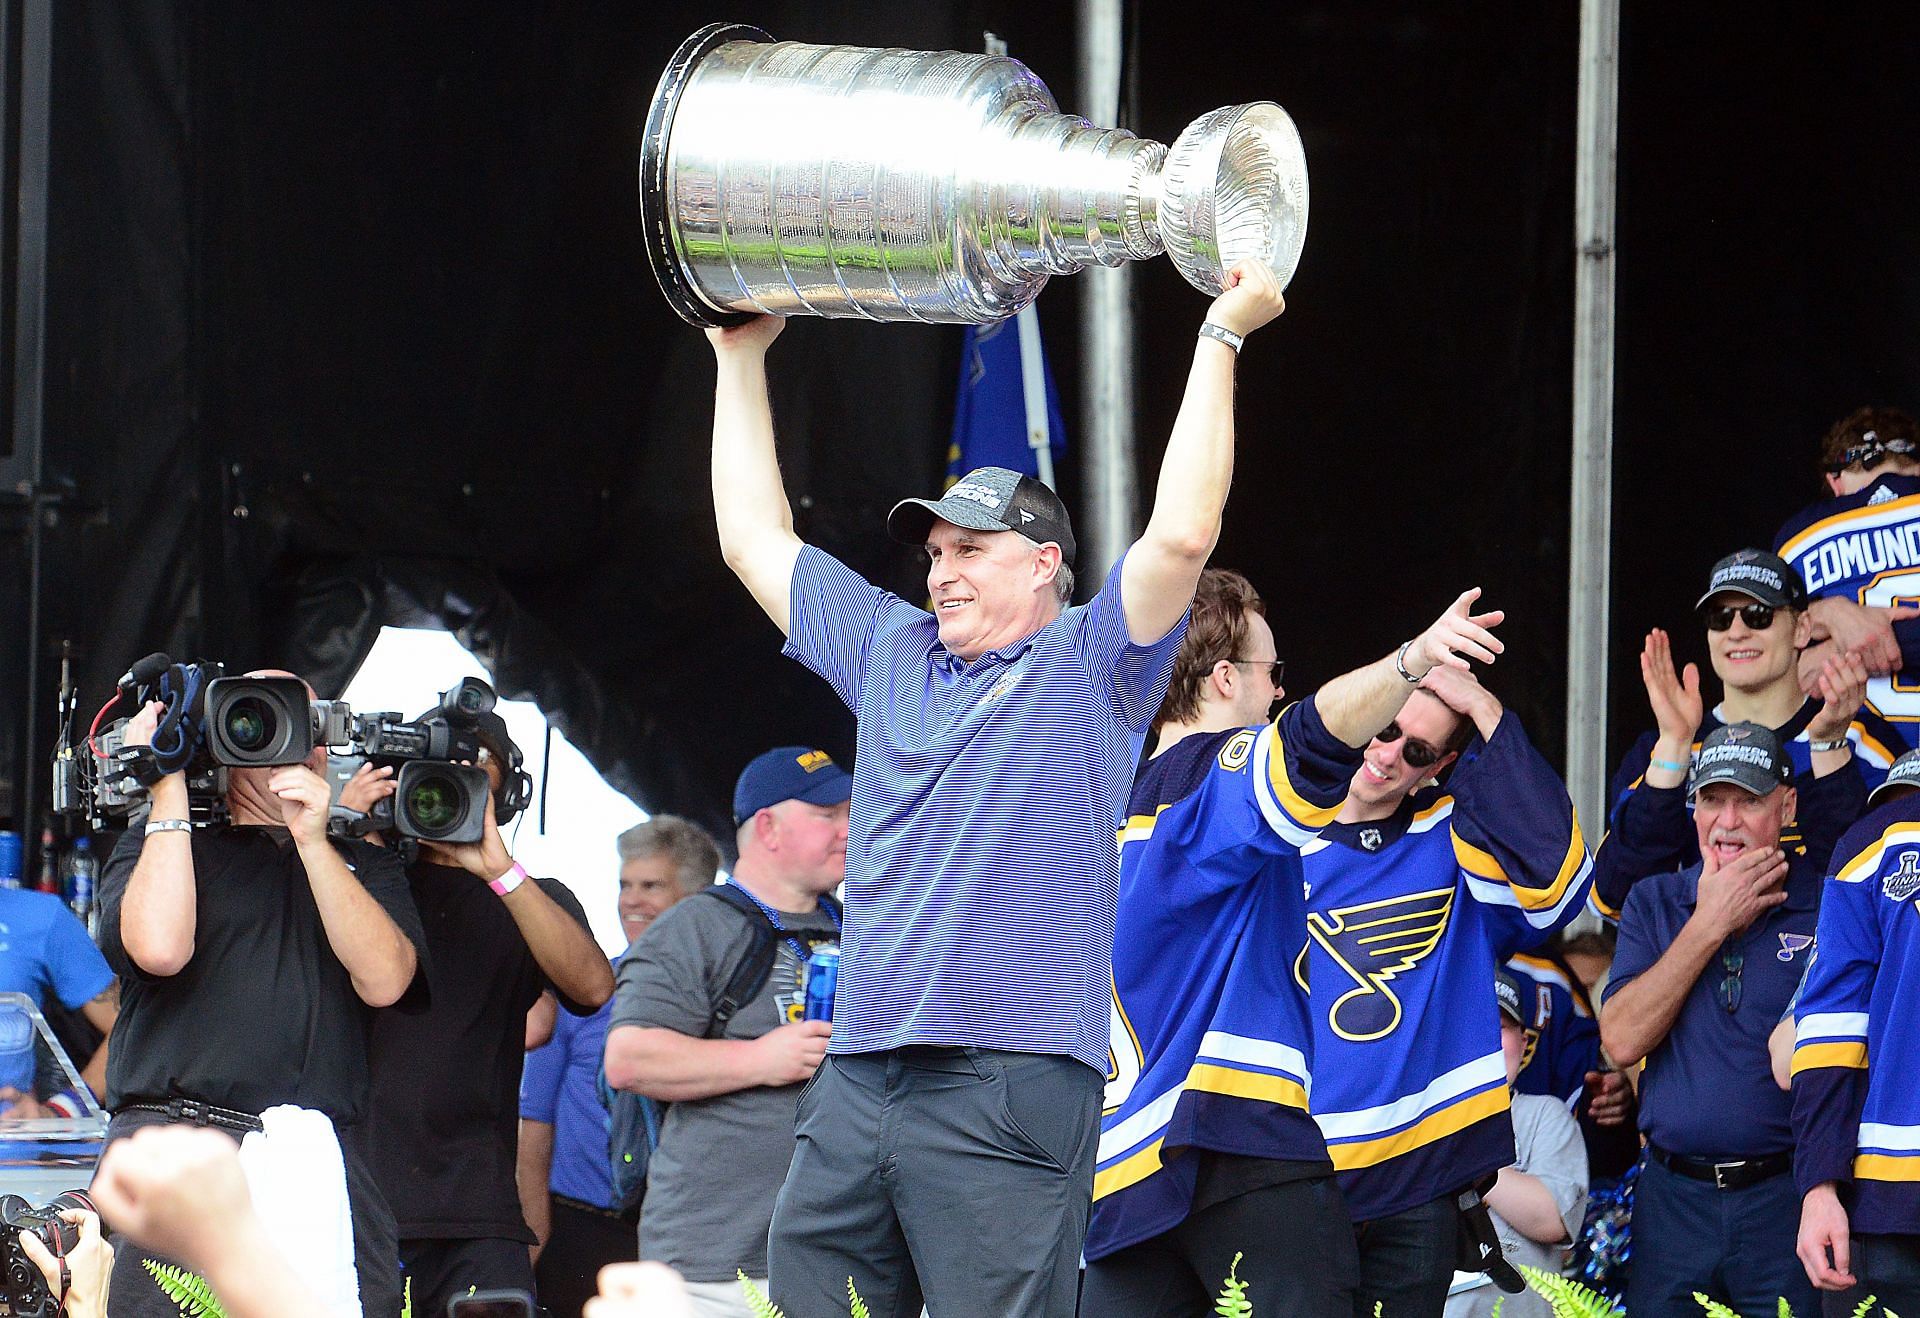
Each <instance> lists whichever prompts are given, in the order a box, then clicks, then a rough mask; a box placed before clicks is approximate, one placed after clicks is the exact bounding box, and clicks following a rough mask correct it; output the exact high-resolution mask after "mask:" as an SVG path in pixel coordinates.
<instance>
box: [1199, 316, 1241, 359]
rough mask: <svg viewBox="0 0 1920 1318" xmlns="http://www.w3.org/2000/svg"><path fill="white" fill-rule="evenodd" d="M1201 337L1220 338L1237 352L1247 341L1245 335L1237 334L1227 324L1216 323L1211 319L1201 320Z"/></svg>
mask: <svg viewBox="0 0 1920 1318" xmlns="http://www.w3.org/2000/svg"><path fill="white" fill-rule="evenodd" d="M1200 337H1201V338H1203V339H1218V340H1219V341H1220V342H1222V343H1224V344H1226V345H1227V346H1228V347H1229V348H1232V349H1233V350H1234V352H1236V353H1237V352H1239V351H1240V345H1241V344H1243V343H1245V342H1246V341H1247V339H1246V336H1245V335H1243V334H1235V333H1234V332H1233V331H1232V330H1230V329H1228V328H1227V327H1226V326H1225V325H1216V324H1214V323H1213V322H1212V321H1210V320H1208V321H1202V322H1201V324H1200Z"/></svg>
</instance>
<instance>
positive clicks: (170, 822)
mask: <svg viewBox="0 0 1920 1318" xmlns="http://www.w3.org/2000/svg"><path fill="white" fill-rule="evenodd" d="M191 832H193V821H192V820H191V819H149V820H148V821H147V829H146V833H145V836H147V837H152V836H153V835H154V834H155V833H191Z"/></svg>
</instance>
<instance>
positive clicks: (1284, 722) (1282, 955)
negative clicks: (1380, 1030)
mask: <svg viewBox="0 0 1920 1318" xmlns="http://www.w3.org/2000/svg"><path fill="white" fill-rule="evenodd" d="M1359 759H1360V752H1359V751H1358V750H1355V749H1353V748H1351V747H1349V746H1346V745H1344V744H1343V743H1341V742H1340V741H1339V740H1337V739H1336V738H1334V737H1333V736H1332V734H1330V733H1329V732H1328V731H1327V730H1326V727H1325V725H1324V724H1322V723H1321V721H1320V715H1319V713H1318V712H1317V711H1316V710H1315V708H1314V706H1313V703H1312V702H1311V701H1304V702H1301V703H1299V704H1295V705H1292V706H1289V707H1288V708H1287V710H1286V711H1285V712H1284V713H1283V714H1281V716H1280V718H1279V719H1278V720H1277V721H1276V722H1275V723H1274V724H1272V725H1270V726H1268V727H1266V728H1263V729H1262V728H1248V729H1245V730H1242V731H1236V732H1221V733H1215V734H1212V735H1195V736H1190V737H1187V738H1185V739H1183V740H1182V741H1180V742H1177V743H1176V744H1175V745H1173V746H1172V747H1170V748H1169V749H1168V750H1167V751H1166V752H1165V753H1164V754H1162V755H1160V756H1158V757H1156V758H1155V759H1153V760H1150V761H1149V762H1148V763H1147V764H1146V765H1145V766H1143V767H1142V768H1141V770H1140V772H1139V774H1138V776H1137V777H1136V778H1135V781H1134V787H1133V795H1132V798H1131V801H1130V803H1129V807H1128V812H1129V816H1130V817H1129V819H1128V821H1127V824H1126V827H1125V828H1123V829H1122V830H1121V832H1120V899H1119V905H1118V915H1117V917H1116V919H1117V924H1116V932H1115V935H1114V949H1113V983H1114V1002H1113V1022H1112V1043H1111V1050H1110V1052H1109V1065H1108V1073H1107V1089H1106V1098H1105V1103H1104V1111H1103V1113H1102V1116H1101V1121H1100V1149H1099V1155H1098V1161H1097V1163H1096V1164H1095V1171H1094V1183H1093V1215H1092V1218H1091V1219H1090V1221H1089V1223H1088V1227H1087V1241H1086V1256H1087V1258H1089V1259H1098V1258H1103V1257H1105V1256H1106V1255H1108V1254H1110V1253H1112V1252H1113V1251H1115V1250H1117V1249H1121V1248H1124V1247H1125V1246H1127V1245H1130V1244H1134V1243H1136V1242H1138V1241H1141V1240H1145V1239H1148V1238H1150V1237H1152V1236H1155V1235H1159V1234H1160V1233H1162V1232H1164V1231H1167V1230H1170V1229H1171V1228H1173V1227H1174V1226H1176V1225H1178V1224H1179V1223H1180V1222H1181V1221H1183V1220H1184V1219H1185V1218H1186V1216H1187V1214H1188V1213H1189V1212H1190V1211H1191V1209H1192V1206H1193V1195H1194V1186H1195V1179H1196V1159H1194V1158H1192V1157H1182V1156H1181V1155H1182V1154H1183V1153H1185V1152H1187V1151H1189V1150H1194V1149H1212V1150H1217V1151H1219V1152H1223V1153H1238V1154H1247V1155H1251V1156H1253V1157H1261V1158H1275V1159H1289V1160H1319V1161H1322V1162H1324V1161H1325V1160H1326V1156H1327V1151H1326V1144H1325V1143H1324V1141H1322V1140H1321V1138H1320V1131H1319V1128H1318V1127H1317V1126H1315V1125H1314V1123H1313V1119H1312V1118H1311V1117H1309V1116H1308V1115H1307V1094H1308V1090H1309V1088H1310V1086H1311V1085H1312V1083H1313V1078H1312V1074H1311V1071H1310V1063H1309V1059H1308V1050H1309V1049H1310V1048H1311V1046H1312V1034H1311V1031H1310V1029H1309V1027H1308V1024H1307V1004H1306V997H1305V994H1304V993H1303V992H1302V991H1301V990H1300V989H1299V988H1298V987H1296V986H1295V984H1294V983H1293V981H1292V978H1291V975H1290V970H1291V967H1292V962H1293V956H1294V954H1295V953H1296V952H1297V951H1298V950H1299V949H1300V947H1301V944H1302V943H1303V942H1304V940H1305V938H1306V906H1305V902H1304V900H1303V898H1302V895H1301V894H1302V879H1301V872H1300V859H1299V849H1300V847H1301V846H1303V845H1304V844H1306V843H1307V842H1309V841H1311V840H1312V838H1313V836H1314V834H1315V832H1316V831H1317V830H1318V829H1319V828H1321V827H1322V826H1323V825H1325V824H1326V823H1327V821H1329V820H1330V819H1332V818H1333V816H1334V815H1335V813H1337V812H1338V810H1339V808H1340V804H1341V802H1342V801H1343V800H1344V799H1345V798H1346V793H1347V784H1348V783H1349V782H1350V781H1351V780H1352V777H1353V771H1354V770H1355V769H1356V768H1357V767H1358V766H1359Z"/></svg>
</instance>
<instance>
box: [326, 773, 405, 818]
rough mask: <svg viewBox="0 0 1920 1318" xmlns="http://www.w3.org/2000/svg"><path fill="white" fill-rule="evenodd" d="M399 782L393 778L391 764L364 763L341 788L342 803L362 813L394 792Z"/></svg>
mask: <svg viewBox="0 0 1920 1318" xmlns="http://www.w3.org/2000/svg"><path fill="white" fill-rule="evenodd" d="M398 787H399V784H398V783H396V782H395V781H394V780H393V766H392V765H391V764H381V765H373V764H363V765H361V766H360V767H359V768H358V769H356V770H355V771H354V774H353V777H351V778H349V779H347V785H346V786H345V787H342V788H341V789H340V804H341V805H343V806H345V807H346V808H347V809H349V810H358V811H359V812H360V813H361V814H363V815H364V814H365V813H366V812H367V811H369V810H371V809H373V807H374V806H376V805H378V804H380V802H382V801H384V800H386V799H387V798H388V797H389V796H392V795H393V794H394V791H395V790H396V789H397V788H398Z"/></svg>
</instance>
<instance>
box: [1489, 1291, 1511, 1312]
mask: <svg viewBox="0 0 1920 1318" xmlns="http://www.w3.org/2000/svg"><path fill="white" fill-rule="evenodd" d="M1506 1307H1507V1297H1506V1296H1504V1295H1502V1296H1501V1297H1500V1298H1499V1299H1497V1300H1495V1301H1494V1302H1493V1312H1492V1314H1490V1315H1489V1318H1500V1311H1501V1310H1502V1309H1504V1308H1506Z"/></svg>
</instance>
